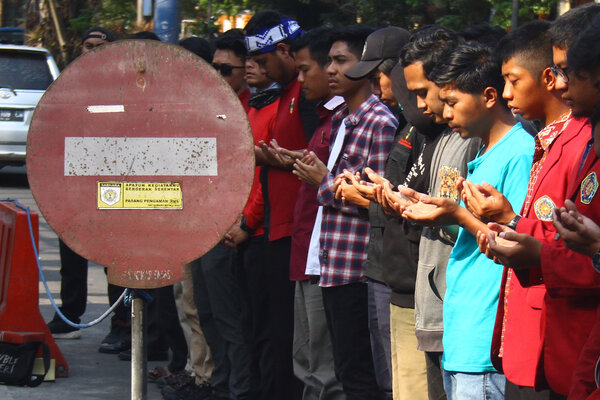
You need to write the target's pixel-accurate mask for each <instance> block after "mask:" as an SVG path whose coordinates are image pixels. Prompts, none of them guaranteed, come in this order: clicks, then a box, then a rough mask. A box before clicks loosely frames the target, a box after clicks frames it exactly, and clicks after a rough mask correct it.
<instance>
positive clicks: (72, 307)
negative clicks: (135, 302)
mask: <svg viewBox="0 0 600 400" xmlns="http://www.w3.org/2000/svg"><path fill="white" fill-rule="evenodd" d="M58 249H59V252H60V299H61V302H62V305H61V306H60V310H61V311H62V313H63V314H64V315H65V316H66V317H67V318H68V319H70V320H71V321H73V322H75V323H79V322H81V316H82V315H83V314H84V313H85V308H86V305H87V278H88V261H87V260H86V259H85V258H83V257H81V256H80V255H79V254H77V253H75V252H74V251H73V250H71V249H70V248H69V247H68V246H67V245H66V244H65V243H64V242H63V241H62V240H60V239H59V240H58ZM105 271H106V269H105ZM123 290H124V289H123V288H122V287H119V286H116V285H113V284H111V283H109V284H108V300H109V302H110V305H113V304H114V303H115V301H117V299H118V298H119V296H120V295H121V293H122V292H123ZM129 320H130V312H129V309H128V308H127V307H125V306H124V305H123V303H121V304H119V305H118V306H117V308H115V311H114V314H113V316H112V319H111V325H112V324H115V323H117V324H120V325H125V326H129Z"/></svg>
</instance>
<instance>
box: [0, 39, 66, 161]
mask: <svg viewBox="0 0 600 400" xmlns="http://www.w3.org/2000/svg"><path fill="white" fill-rule="evenodd" d="M58 74H59V70H58V67H57V66H56V63H55V62H54V58H52V55H51V54H50V52H49V51H48V50H46V49H43V48H40V47H29V46H16V45H0V168H2V167H3V166H6V165H24V164H25V146H26V144H27V132H28V130H29V124H30V123H31V117H32V115H33V110H34V109H35V107H36V106H37V104H38V102H39V101H40V98H41V97H42V95H43V94H44V92H45V91H46V89H47V88H48V86H50V84H51V83H52V82H53V81H54V80H55V79H56V78H57V77H58Z"/></svg>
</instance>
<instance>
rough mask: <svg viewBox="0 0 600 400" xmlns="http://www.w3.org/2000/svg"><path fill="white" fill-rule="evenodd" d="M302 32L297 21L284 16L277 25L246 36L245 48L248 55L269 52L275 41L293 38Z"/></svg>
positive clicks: (273, 48)
mask: <svg viewBox="0 0 600 400" xmlns="http://www.w3.org/2000/svg"><path fill="white" fill-rule="evenodd" d="M302 32H303V31H302V29H300V25H298V22H296V21H294V20H293V19H289V18H284V19H282V20H281V23H280V24H279V25H276V26H274V27H272V28H265V29H264V30H263V31H261V32H259V33H257V34H256V35H252V36H246V49H247V50H248V53H249V54H250V55H253V54H254V55H256V54H264V53H269V52H271V51H274V50H275V48H276V47H277V43H279V42H281V41H283V40H285V39H287V38H289V39H294V38H295V37H297V36H298V35H299V34H301V33H302Z"/></svg>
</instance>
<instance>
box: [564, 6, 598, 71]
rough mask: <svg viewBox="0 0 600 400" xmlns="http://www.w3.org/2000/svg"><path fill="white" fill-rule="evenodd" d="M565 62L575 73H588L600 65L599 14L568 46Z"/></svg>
mask: <svg viewBox="0 0 600 400" xmlns="http://www.w3.org/2000/svg"><path fill="white" fill-rule="evenodd" d="M567 64H569V69H571V70H572V71H573V72H574V73H575V74H579V73H580V72H588V73H590V72H593V71H594V70H595V69H596V68H598V67H599V66H600V15H597V16H596V18H594V20H593V21H592V24H591V25H590V26H589V27H588V28H587V29H586V30H584V31H583V32H581V33H580V34H579V36H578V37H577V39H576V40H575V42H573V44H572V45H571V46H570V47H569V52H568V53H567Z"/></svg>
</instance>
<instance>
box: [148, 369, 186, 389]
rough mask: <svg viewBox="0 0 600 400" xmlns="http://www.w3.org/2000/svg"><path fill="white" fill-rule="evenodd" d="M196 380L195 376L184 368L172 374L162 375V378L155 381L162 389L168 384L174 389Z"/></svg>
mask: <svg viewBox="0 0 600 400" xmlns="http://www.w3.org/2000/svg"><path fill="white" fill-rule="evenodd" d="M195 380H196V378H195V377H193V376H191V375H190V374H188V373H187V372H185V370H183V371H177V372H174V373H172V374H171V375H167V376H161V377H160V378H157V379H156V381H155V382H156V385H157V386H158V387H159V388H160V389H162V388H163V387H166V386H169V387H171V388H173V389H178V388H180V387H183V386H187V385H189V384H191V383H193V382H194V381H195Z"/></svg>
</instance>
